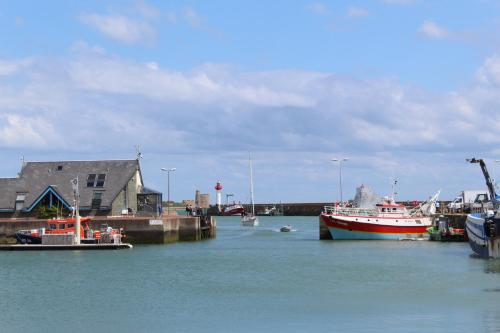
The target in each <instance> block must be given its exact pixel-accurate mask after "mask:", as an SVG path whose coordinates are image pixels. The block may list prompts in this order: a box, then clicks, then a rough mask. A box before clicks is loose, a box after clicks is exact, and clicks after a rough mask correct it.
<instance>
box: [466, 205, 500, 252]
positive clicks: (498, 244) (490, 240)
mask: <svg viewBox="0 0 500 333" xmlns="http://www.w3.org/2000/svg"><path fill="white" fill-rule="evenodd" d="M491 223H493V224H494V225H495V229H497V230H498V229H499V226H500V221H499V220H493V221H492V222H491ZM465 228H466V230H467V236H468V239H469V245H470V248H471V249H472V251H474V253H475V254H477V255H478V256H479V257H481V258H500V237H498V236H496V237H489V236H488V232H487V228H488V226H487V222H486V220H485V219H484V218H482V217H481V216H479V215H476V214H469V215H467V220H466V221H465Z"/></svg>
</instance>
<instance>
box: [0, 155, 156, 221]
mask: <svg viewBox="0 0 500 333" xmlns="http://www.w3.org/2000/svg"><path fill="white" fill-rule="evenodd" d="M75 178H78V180H79V192H80V213H81V215H121V214H122V213H126V212H128V213H133V214H138V215H159V214H161V197H162V194H161V193H160V192H157V191H154V190H151V189H148V188H146V187H145V186H144V182H143V179H142V174H141V168H140V164H139V160H107V161H59V162H27V163H25V164H24V165H23V167H22V169H21V172H20V173H19V175H18V177H15V178H0V216H2V217H16V216H34V217H36V216H37V214H38V213H39V210H40V209H47V208H49V209H50V208H54V207H57V208H60V209H61V210H66V211H71V210H72V207H73V206H74V202H73V201H74V198H73V189H72V185H71V180H72V179H75Z"/></svg>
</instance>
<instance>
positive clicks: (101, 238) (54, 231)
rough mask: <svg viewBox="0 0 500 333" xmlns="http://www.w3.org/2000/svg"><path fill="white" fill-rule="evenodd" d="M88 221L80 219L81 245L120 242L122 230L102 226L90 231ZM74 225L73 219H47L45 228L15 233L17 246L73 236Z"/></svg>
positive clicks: (88, 219) (84, 218)
mask: <svg viewBox="0 0 500 333" xmlns="http://www.w3.org/2000/svg"><path fill="white" fill-rule="evenodd" d="M90 221H91V218H89V217H82V218H80V222H81V223H82V224H81V225H80V235H84V237H82V238H81V239H80V242H81V243H82V244H98V243H114V242H121V238H122V237H124V235H123V232H122V230H120V229H113V228H111V227H109V226H107V225H103V226H102V227H101V229H100V230H92V229H91V228H90V227H89V225H88V223H87V222H90ZM75 223H76V219H75V218H74V217H71V218H65V219H49V220H47V227H46V228H39V229H30V230H19V231H17V232H16V233H15V237H16V240H17V243H18V244H42V238H43V235H75V234H76V228H75ZM84 226H85V227H84Z"/></svg>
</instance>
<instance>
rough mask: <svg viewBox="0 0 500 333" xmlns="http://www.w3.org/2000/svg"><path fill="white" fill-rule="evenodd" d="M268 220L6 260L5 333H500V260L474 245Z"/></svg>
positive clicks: (0, 273) (2, 263)
mask: <svg viewBox="0 0 500 333" xmlns="http://www.w3.org/2000/svg"><path fill="white" fill-rule="evenodd" d="M260 220H261V225H260V226H259V227H256V228H249V227H242V226H240V223H239V218H238V217H219V218H217V238H216V239H213V240H208V241H204V242H192V243H176V244H171V245H149V246H141V245H137V246H135V247H134V248H133V249H132V250H123V251H112V252H109V251H103V252H101V251H95V252H93V251H86V252H78V251H69V252H68V251H64V252H4V253H0V281H1V283H0V309H1V311H0V332H17V331H24V332H42V331H43V332H84V331H85V332H118V331H121V332H141V331H144V332H146V331H147V332H166V331H169V332H257V331H260V332H324V331H327V330H328V331H336V332H345V331H352V332H354V331H356V332H498V331H499V330H500V261H499V260H482V259H478V258H475V257H472V256H471V250H470V249H469V246H468V244H467V243H438V242H428V241H338V242H335V241H319V240H318V218H317V217H286V216H281V217H260ZM286 224H291V225H292V226H293V228H294V229H296V231H295V232H291V233H280V232H279V228H280V227H281V226H282V225H286Z"/></svg>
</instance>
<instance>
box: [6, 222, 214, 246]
mask: <svg viewBox="0 0 500 333" xmlns="http://www.w3.org/2000/svg"><path fill="white" fill-rule="evenodd" d="M87 223H88V225H89V227H90V228H91V229H99V228H100V227H101V226H102V225H108V226H110V227H112V228H114V229H120V228H123V231H124V233H125V235H126V238H124V241H125V242H127V243H132V244H168V243H175V242H183V241H198V240H203V239H210V238H215V236H216V225H217V223H216V220H215V218H214V217H209V216H177V215H170V216H166V215H163V216H161V217H133V216H117V217H113V216H111V217H106V216H96V217H93V219H92V220H91V221H90V222H87ZM46 226H47V220H46V219H32V218H17V219H16V218H12V219H0V244H13V243H15V242H16V239H15V236H14V235H15V233H16V231H18V230H21V229H24V230H26V229H39V228H45V227H46Z"/></svg>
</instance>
